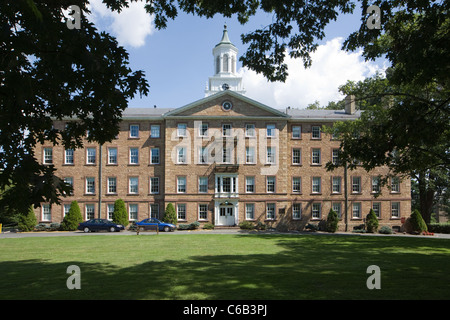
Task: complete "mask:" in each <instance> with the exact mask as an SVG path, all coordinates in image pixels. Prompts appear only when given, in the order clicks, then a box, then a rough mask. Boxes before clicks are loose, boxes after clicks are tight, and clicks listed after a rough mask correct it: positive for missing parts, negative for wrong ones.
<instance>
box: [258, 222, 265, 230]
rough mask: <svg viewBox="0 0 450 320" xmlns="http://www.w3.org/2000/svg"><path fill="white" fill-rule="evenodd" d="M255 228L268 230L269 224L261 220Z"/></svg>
mask: <svg viewBox="0 0 450 320" xmlns="http://www.w3.org/2000/svg"><path fill="white" fill-rule="evenodd" d="M255 229H257V230H266V229H267V225H265V224H264V223H262V222H261V221H258V223H257V224H256V226H255Z"/></svg>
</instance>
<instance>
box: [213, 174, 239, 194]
mask: <svg viewBox="0 0 450 320" xmlns="http://www.w3.org/2000/svg"><path fill="white" fill-rule="evenodd" d="M237 189H238V188H237V176H235V175H229V176H222V175H218V176H217V179H216V192H217V193H222V192H226V193H230V192H232V193H235V192H236V190H237Z"/></svg>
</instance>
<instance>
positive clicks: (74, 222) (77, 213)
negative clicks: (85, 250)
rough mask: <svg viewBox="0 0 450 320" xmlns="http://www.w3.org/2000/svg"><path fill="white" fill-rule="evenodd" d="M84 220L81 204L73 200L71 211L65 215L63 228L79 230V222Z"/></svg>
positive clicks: (62, 223)
mask: <svg viewBox="0 0 450 320" xmlns="http://www.w3.org/2000/svg"><path fill="white" fill-rule="evenodd" d="M81 222H83V217H82V216H81V210H80V206H79V205H78V202H77V201H72V203H71V204H70V209H69V212H68V213H67V214H66V215H65V217H64V219H63V221H62V222H61V229H62V230H65V231H74V230H77V228H78V224H79V223H81Z"/></svg>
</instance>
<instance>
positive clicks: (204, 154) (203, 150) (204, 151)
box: [198, 147, 208, 164]
mask: <svg viewBox="0 0 450 320" xmlns="http://www.w3.org/2000/svg"><path fill="white" fill-rule="evenodd" d="M198 159H199V163H201V164H205V163H208V147H200V148H199V149H198Z"/></svg>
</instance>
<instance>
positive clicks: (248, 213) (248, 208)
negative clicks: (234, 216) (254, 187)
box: [245, 203, 255, 220]
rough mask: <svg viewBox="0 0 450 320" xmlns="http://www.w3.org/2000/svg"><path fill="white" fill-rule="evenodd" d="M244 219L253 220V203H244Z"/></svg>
mask: <svg viewBox="0 0 450 320" xmlns="http://www.w3.org/2000/svg"><path fill="white" fill-rule="evenodd" d="M245 219H246V220H254V219H255V204H254V203H246V204H245Z"/></svg>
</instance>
